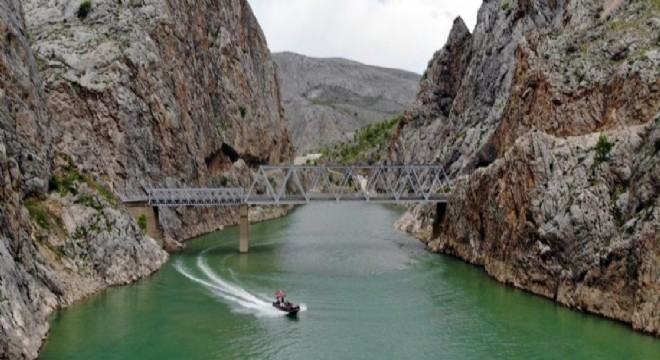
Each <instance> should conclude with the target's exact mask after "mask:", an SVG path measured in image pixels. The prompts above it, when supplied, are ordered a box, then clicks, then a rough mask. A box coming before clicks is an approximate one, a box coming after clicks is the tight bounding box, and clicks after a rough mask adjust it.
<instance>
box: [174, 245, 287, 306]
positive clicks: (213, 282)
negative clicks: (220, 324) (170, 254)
mask: <svg viewBox="0 0 660 360" xmlns="http://www.w3.org/2000/svg"><path fill="white" fill-rule="evenodd" d="M174 267H175V269H177V271H179V272H180V273H181V274H182V275H183V276H185V277H187V278H188V279H190V280H192V281H194V282H196V283H198V284H200V285H202V286H203V287H205V288H206V289H208V290H210V291H211V292H212V293H213V294H214V295H216V296H218V297H220V298H222V299H223V300H225V301H226V302H228V303H229V304H230V305H231V306H232V307H233V309H234V310H236V311H239V312H247V313H252V314H254V315H257V316H282V315H283V313H282V312H281V311H279V310H277V309H275V308H273V306H272V304H271V303H270V302H269V301H265V300H262V299H260V298H258V297H257V296H255V295H252V294H250V293H249V292H248V291H247V290H245V289H243V288H242V287H240V286H238V285H236V284H233V283H230V282H228V281H226V280H224V279H222V278H221V277H220V275H218V274H217V273H215V272H214V271H213V270H212V269H211V268H210V267H209V266H208V264H207V263H206V260H205V259H204V258H203V257H202V255H200V256H199V257H198V258H197V267H198V268H199V269H200V270H201V271H202V273H204V275H205V277H206V279H204V278H201V277H197V276H195V275H193V274H192V273H191V272H190V271H189V270H188V269H187V268H186V267H185V266H184V265H183V264H182V263H181V262H180V261H178V262H177V263H176V264H175V265H174Z"/></svg>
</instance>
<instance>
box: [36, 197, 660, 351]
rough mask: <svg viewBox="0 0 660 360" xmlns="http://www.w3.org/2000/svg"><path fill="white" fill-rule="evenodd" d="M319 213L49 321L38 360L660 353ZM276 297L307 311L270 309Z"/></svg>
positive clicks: (630, 335)
mask: <svg viewBox="0 0 660 360" xmlns="http://www.w3.org/2000/svg"><path fill="white" fill-rule="evenodd" d="M400 214H401V212H400V211H399V210H396V209H392V208H388V207H383V206H378V205H369V204H334V203H333V204H318V205H307V206H304V207H299V208H297V209H296V210H295V211H293V212H292V213H291V214H290V215H289V216H287V217H285V218H282V219H277V220H273V221H269V222H265V223H261V224H255V225H251V226H250V241H251V243H250V245H251V247H250V253H249V254H247V255H239V254H237V252H236V249H237V246H238V245H237V243H238V240H237V237H238V231H237V229H236V228H229V229H227V230H225V231H222V232H219V233H214V234H211V235H207V236H203V237H201V238H199V239H196V240H193V241H190V242H188V243H187V249H186V250H185V251H184V252H182V253H180V254H176V255H173V256H172V257H171V259H170V261H169V263H168V264H167V265H166V266H164V268H163V269H162V270H161V271H159V272H157V273H156V274H154V275H153V276H151V277H149V278H147V279H144V280H141V281H139V282H137V283H135V284H132V285H129V286H124V287H116V288H111V289H108V290H106V291H103V292H102V293H100V294H98V295H96V296H94V297H92V298H90V299H88V300H86V301H83V302H81V303H79V304H77V305H74V306H72V307H71V308H68V309H66V310H62V311H59V312H57V313H55V314H54V315H53V316H52V318H51V332H50V335H49V337H48V340H47V342H46V344H45V347H44V349H43V351H42V358H43V359H122V360H123V359H656V360H657V359H660V340H658V339H655V338H653V337H650V336H646V335H642V334H638V333H635V332H633V331H632V330H630V329H629V328H627V327H626V326H624V325H622V324H619V323H616V322H613V321H608V320H605V319H601V318H598V317H595V316H589V315H585V314H581V313H579V312H575V311H571V310H568V309H565V308H562V307H559V306H556V305H554V304H553V303H552V302H551V301H548V300H546V299H542V298H539V297H536V296H532V295H529V294H526V293H524V292H522V291H519V290H515V289H511V288H508V287H505V286H503V285H500V284H498V283H496V282H495V281H494V280H492V279H490V278H489V277H488V276H486V275H485V274H484V273H483V271H482V270H480V269H478V268H475V267H473V266H471V265H468V264H465V263H463V262H461V261H458V260H455V259H451V258H448V257H445V256H440V255H434V254H429V253H427V252H425V251H424V249H423V246H422V245H421V243H419V242H418V241H417V240H415V239H413V238H411V237H410V236H408V235H406V234H404V233H401V232H398V231H396V230H394V229H393V228H392V224H393V222H394V221H395V220H396V219H397V218H398V217H399V216H400ZM277 288H282V289H283V290H284V291H285V292H287V294H288V296H289V298H290V300H292V301H294V302H300V303H302V304H303V311H301V313H300V314H299V315H298V317H297V318H295V319H292V318H288V317H285V316H282V315H281V314H280V313H278V312H277V311H276V310H274V309H273V308H272V306H271V305H270V301H271V298H272V296H273V293H274V292H275V291H276V290H277Z"/></svg>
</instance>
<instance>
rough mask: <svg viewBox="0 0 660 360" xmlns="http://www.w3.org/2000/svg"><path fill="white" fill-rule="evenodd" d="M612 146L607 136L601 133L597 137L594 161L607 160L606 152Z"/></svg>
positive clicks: (608, 151)
mask: <svg viewBox="0 0 660 360" xmlns="http://www.w3.org/2000/svg"><path fill="white" fill-rule="evenodd" d="M613 147H614V144H612V143H611V142H609V140H608V139H607V136H605V135H601V136H599V137H598V143H597V144H596V154H595V155H594V161H595V162H596V163H601V162H603V161H605V160H608V159H609V157H608V154H609V153H610V151H611V150H612V148H613Z"/></svg>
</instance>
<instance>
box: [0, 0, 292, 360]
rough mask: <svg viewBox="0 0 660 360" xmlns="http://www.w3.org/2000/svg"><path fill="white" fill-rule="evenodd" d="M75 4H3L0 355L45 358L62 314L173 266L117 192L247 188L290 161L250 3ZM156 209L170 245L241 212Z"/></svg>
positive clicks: (59, 0)
mask: <svg viewBox="0 0 660 360" xmlns="http://www.w3.org/2000/svg"><path fill="white" fill-rule="evenodd" d="M79 5H80V2H78V1H68V0H56V1H41V0H27V1H22V2H17V1H15V0H0V48H1V49H2V51H0V80H1V81H0V174H1V175H0V359H4V358H10V359H20V358H35V357H37V355H38V350H39V348H40V346H41V343H42V341H43V338H44V336H45V334H46V332H47V330H48V325H47V322H46V315H47V314H48V313H49V312H50V311H52V310H53V309H54V308H56V307H58V306H66V305H68V304H70V303H72V302H74V301H76V300H79V299H81V298H83V297H85V296H88V295H90V294H92V293H94V292H96V291H98V290H99V289H102V288H104V287H107V286H110V285H116V284H125V283H128V282H131V281H134V280H136V279H138V278H140V277H143V276H146V275H148V274H150V273H152V272H153V271H155V270H156V269H158V268H159V267H160V266H161V265H162V264H163V263H164V262H165V260H166V259H167V254H166V253H165V252H164V251H163V250H162V244H159V243H157V242H156V241H155V240H154V239H152V238H149V237H148V236H146V235H145V234H144V230H143V229H141V228H140V226H139V225H138V224H137V222H136V221H135V220H134V219H133V218H132V217H131V216H130V215H129V213H128V211H127V210H126V208H125V207H124V205H123V204H122V199H124V198H131V197H133V196H139V195H143V194H144V190H145V188H148V187H156V186H214V185H217V186H229V185H232V184H243V183H246V182H247V181H249V179H248V177H249V170H248V165H251V164H259V163H277V162H281V161H289V160H290V159H291V158H292V155H293V151H292V146H291V140H290V136H289V132H288V126H287V123H286V121H285V120H284V117H283V110H282V108H281V106H280V98H279V96H280V95H279V88H278V83H277V78H276V76H275V67H274V64H273V62H272V61H271V60H270V54H269V52H268V49H267V46H266V43H265V40H264V37H263V34H262V33H261V30H260V28H259V26H258V24H257V22H256V20H255V18H254V16H253V14H252V12H251V10H250V8H249V6H248V5H247V3H246V2H245V1H238V0H236V1H222V2H216V1H198V2H193V3H189V2H179V1H101V0H99V1H94V2H93V3H92V7H91V10H90V11H89V13H87V14H82V13H79V12H78V8H79ZM282 211H285V210H277V211H274V212H273V211H272V210H265V211H257V210H254V211H253V213H254V214H255V216H258V217H259V218H260V219H262V218H267V217H272V216H277V215H278V214H281V213H282ZM159 215H160V220H159V221H160V226H161V228H162V229H163V231H164V232H165V235H166V239H165V240H166V241H167V242H176V241H181V240H184V239H185V238H188V237H192V236H195V235H197V234H200V233H203V232H208V231H212V230H215V229H218V228H220V227H221V226H222V225H223V224H228V223H232V222H235V219H236V217H235V216H234V214H233V213H232V212H231V211H227V210H224V211H223V210H212V209H204V210H189V209H183V208H177V209H172V210H165V211H161V213H160V214H159Z"/></svg>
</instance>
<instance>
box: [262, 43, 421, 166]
mask: <svg viewBox="0 0 660 360" xmlns="http://www.w3.org/2000/svg"><path fill="white" fill-rule="evenodd" d="M273 59H274V60H275V62H276V63H277V72H278V75H279V78H280V81H281V84H282V100H283V102H284V109H285V110H286V117H287V119H288V121H289V123H290V124H291V129H292V133H293V139H294V143H295V148H296V154H299V155H303V154H306V153H309V152H313V151H318V150H319V149H321V148H322V147H328V146H329V145H332V144H334V143H336V142H338V141H342V140H349V139H350V138H351V136H350V134H351V133H352V132H354V131H355V130H357V129H359V128H362V127H364V126H366V125H369V124H373V123H375V122H380V121H384V120H387V119H389V118H392V117H394V116H396V115H399V114H401V113H402V112H403V110H404V108H405V106H406V104H407V103H408V102H410V101H411V100H412V99H413V98H414V96H415V92H416V91H417V90H418V88H419V75H417V74H414V73H411V72H407V71H402V70H395V69H386V68H381V67H376V66H369V65H364V64H361V63H358V62H355V61H350V60H346V59H338V58H330V59H320V58H312V57H307V56H304V55H298V54H294V53H290V52H285V53H275V54H273Z"/></svg>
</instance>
